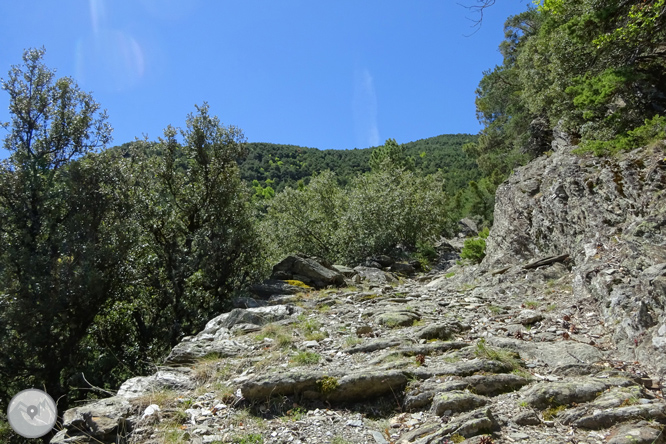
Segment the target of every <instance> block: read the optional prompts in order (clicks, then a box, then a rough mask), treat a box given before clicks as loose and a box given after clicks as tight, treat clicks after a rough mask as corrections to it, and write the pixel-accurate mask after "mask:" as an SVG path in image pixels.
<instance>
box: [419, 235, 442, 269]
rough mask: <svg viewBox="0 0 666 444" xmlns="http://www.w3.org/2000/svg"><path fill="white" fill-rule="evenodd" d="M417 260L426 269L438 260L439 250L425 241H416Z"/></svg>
mask: <svg viewBox="0 0 666 444" xmlns="http://www.w3.org/2000/svg"><path fill="white" fill-rule="evenodd" d="M415 256H416V259H418V261H419V262H420V263H421V265H425V266H426V267H427V266H428V265H430V264H431V263H432V261H434V260H435V259H437V250H435V247H433V246H432V244H430V243H428V242H423V241H420V240H418V241H416V255H415Z"/></svg>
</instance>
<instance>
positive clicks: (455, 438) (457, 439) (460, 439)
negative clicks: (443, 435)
mask: <svg viewBox="0 0 666 444" xmlns="http://www.w3.org/2000/svg"><path fill="white" fill-rule="evenodd" d="M464 440H465V437H464V436H462V435H459V434H458V433H454V434H453V435H451V441H453V442H455V443H458V442H463V441H464Z"/></svg>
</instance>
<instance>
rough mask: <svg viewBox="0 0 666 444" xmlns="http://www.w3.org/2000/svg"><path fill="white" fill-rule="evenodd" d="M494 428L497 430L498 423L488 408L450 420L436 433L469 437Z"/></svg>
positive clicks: (448, 436)
mask: <svg viewBox="0 0 666 444" xmlns="http://www.w3.org/2000/svg"><path fill="white" fill-rule="evenodd" d="M496 430H499V424H498V423H497V420H496V419H495V417H494V416H493V414H492V412H491V411H490V409H479V410H476V411H474V412H471V413H468V414H466V415H463V416H460V417H458V418H456V419H454V420H452V421H451V422H449V423H448V424H446V425H445V426H444V427H442V428H441V429H440V430H439V432H437V435H438V436H441V437H443V438H450V437H451V436H453V435H456V434H457V435H460V436H463V437H465V438H471V437H472V436H477V435H481V434H483V433H492V432H494V431H496ZM430 442H439V441H430ZM444 442H445V441H444Z"/></svg>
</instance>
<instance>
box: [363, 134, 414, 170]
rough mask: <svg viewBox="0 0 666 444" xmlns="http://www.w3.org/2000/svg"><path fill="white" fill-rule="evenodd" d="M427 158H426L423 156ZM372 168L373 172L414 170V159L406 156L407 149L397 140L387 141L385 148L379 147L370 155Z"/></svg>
mask: <svg viewBox="0 0 666 444" xmlns="http://www.w3.org/2000/svg"><path fill="white" fill-rule="evenodd" d="M421 157H425V156H421ZM369 165H370V168H371V169H372V170H373V171H377V170H381V169H385V168H389V169H394V168H402V169H406V170H410V171H413V170H414V158H413V157H411V156H407V155H405V149H404V147H403V146H402V145H398V142H396V141H395V139H387V140H386V142H385V143H384V145H383V146H380V147H377V148H375V149H374V150H373V151H372V154H370V161H369Z"/></svg>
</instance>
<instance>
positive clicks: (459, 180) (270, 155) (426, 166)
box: [240, 134, 480, 194]
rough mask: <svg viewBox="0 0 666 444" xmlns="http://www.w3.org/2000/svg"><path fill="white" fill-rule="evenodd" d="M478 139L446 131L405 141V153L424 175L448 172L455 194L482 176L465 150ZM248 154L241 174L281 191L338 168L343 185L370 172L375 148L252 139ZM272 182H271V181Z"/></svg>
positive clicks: (246, 178) (449, 188) (449, 187)
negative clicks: (326, 147)
mask: <svg viewBox="0 0 666 444" xmlns="http://www.w3.org/2000/svg"><path fill="white" fill-rule="evenodd" d="M475 140H476V136H473V135H469V134H444V135H441V136H436V137H430V138H427V139H421V140H417V141H414V142H408V143H405V144H403V146H404V151H405V155H406V156H409V157H412V158H414V160H415V167H416V169H417V170H419V171H421V172H422V173H423V174H432V173H435V172H437V171H438V170H442V171H444V174H445V179H446V184H445V187H446V191H447V192H449V193H451V194H454V193H455V192H456V191H458V190H459V189H461V188H464V187H466V186H467V184H468V183H469V182H470V181H472V180H477V179H478V178H479V177H480V175H479V172H478V168H477V166H476V162H475V160H474V159H473V158H472V157H471V156H469V155H467V154H465V153H464V152H463V151H462V149H461V148H462V146H463V145H464V144H466V143H469V142H473V141H475ZM247 148H248V154H247V157H246V158H245V159H244V160H243V161H242V162H241V163H240V168H241V177H242V178H243V179H244V180H246V181H248V182H250V183H251V182H252V181H253V180H257V181H258V182H259V183H260V184H262V185H263V186H271V187H272V188H273V190H274V191H276V192H280V191H282V190H283V189H284V188H285V187H287V186H291V187H292V188H295V187H297V186H298V185H297V184H298V181H299V180H303V181H304V183H305V184H307V183H309V179H310V177H312V175H313V174H315V173H320V172H322V171H326V170H331V171H334V172H335V173H336V174H337V176H338V180H339V181H340V182H341V184H347V183H348V182H349V181H350V179H351V178H352V177H354V176H356V175H358V174H360V173H365V172H368V171H370V165H369V160H370V154H371V153H372V151H373V149H374V148H365V149H350V150H319V149H315V148H305V147H300V146H295V145H277V144H273V143H258V142H252V143H248V144H247ZM267 181H268V182H267Z"/></svg>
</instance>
